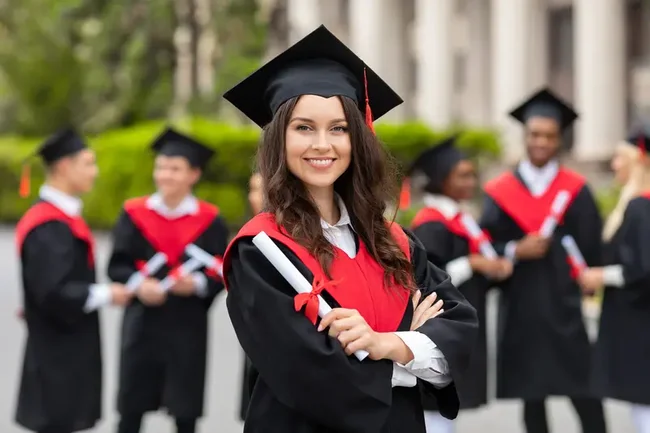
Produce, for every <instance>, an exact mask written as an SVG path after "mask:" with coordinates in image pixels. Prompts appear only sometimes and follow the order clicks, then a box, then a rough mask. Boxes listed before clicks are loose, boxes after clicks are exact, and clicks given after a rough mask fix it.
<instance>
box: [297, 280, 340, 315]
mask: <svg viewBox="0 0 650 433" xmlns="http://www.w3.org/2000/svg"><path fill="white" fill-rule="evenodd" d="M337 283H338V281H325V280H324V278H316V277H314V281H313V282H312V285H311V292H309V293H299V294H297V295H296V296H294V298H293V306H294V308H295V309H296V311H300V310H302V308H303V307H305V316H307V318H308V319H309V320H310V321H311V323H312V324H314V325H315V324H316V319H318V306H319V301H318V295H320V293H321V292H322V291H323V290H325V289H327V288H328V287H332V286H334V285H336V284H337Z"/></svg>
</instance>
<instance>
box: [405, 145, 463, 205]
mask: <svg viewBox="0 0 650 433" xmlns="http://www.w3.org/2000/svg"><path fill="white" fill-rule="evenodd" d="M458 137H459V134H455V135H452V136H451V137H449V138H447V139H445V140H443V141H442V142H440V143H439V144H438V145H436V146H433V147H430V148H429V149H427V150H425V151H424V152H422V153H421V154H420V155H418V157H417V158H415V160H414V161H413V162H412V163H411V165H410V166H409V168H408V170H407V172H406V176H407V177H406V179H405V180H404V181H403V182H402V191H401V193H400V203H399V207H400V209H407V208H408V207H409V206H410V201H411V191H410V189H411V182H410V178H411V177H412V176H413V174H414V173H416V172H420V173H422V174H423V175H425V176H426V177H427V179H428V182H427V184H428V185H430V186H431V187H432V188H434V189H441V188H442V185H443V183H444V182H445V180H446V179H447V177H448V176H449V174H450V173H451V171H452V170H453V168H454V167H455V166H456V164H458V163H459V162H460V161H463V160H465V159H467V155H465V154H464V153H463V152H462V151H461V150H459V149H458V147H456V140H457V139H458Z"/></svg>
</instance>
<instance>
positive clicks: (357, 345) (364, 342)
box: [345, 334, 370, 356]
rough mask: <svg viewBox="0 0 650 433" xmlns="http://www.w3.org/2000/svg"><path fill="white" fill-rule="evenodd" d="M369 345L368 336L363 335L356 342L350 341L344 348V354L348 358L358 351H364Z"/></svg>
mask: <svg viewBox="0 0 650 433" xmlns="http://www.w3.org/2000/svg"><path fill="white" fill-rule="evenodd" d="M369 344H370V335H369V334H364V335H362V336H361V337H359V338H357V339H356V340H354V341H352V342H351V343H350V344H348V345H347V346H346V347H345V353H346V354H347V355H348V356H350V355H352V354H354V352H356V351H358V350H366V349H367V348H368V345H369Z"/></svg>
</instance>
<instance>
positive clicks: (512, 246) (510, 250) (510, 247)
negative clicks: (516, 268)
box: [503, 241, 517, 263]
mask: <svg viewBox="0 0 650 433" xmlns="http://www.w3.org/2000/svg"><path fill="white" fill-rule="evenodd" d="M516 250H517V241H510V242H508V243H507V244H506V248H505V250H504V251H503V256H504V257H505V258H506V259H508V260H510V261H511V262H512V263H514V262H515V260H516V257H515V256H516V252H515V251H516Z"/></svg>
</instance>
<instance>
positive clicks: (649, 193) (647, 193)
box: [641, 191, 650, 200]
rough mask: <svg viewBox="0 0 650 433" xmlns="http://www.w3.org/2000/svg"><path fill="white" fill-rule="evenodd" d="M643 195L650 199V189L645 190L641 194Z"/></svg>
mask: <svg viewBox="0 0 650 433" xmlns="http://www.w3.org/2000/svg"><path fill="white" fill-rule="evenodd" d="M641 197H643V198H647V199H648V200H650V191H646V192H644V193H643V194H641Z"/></svg>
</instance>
